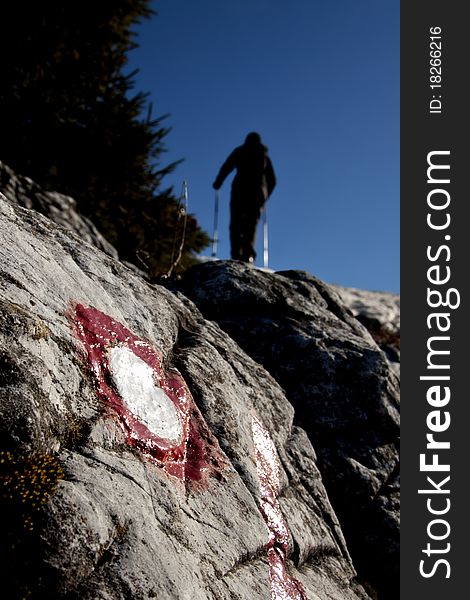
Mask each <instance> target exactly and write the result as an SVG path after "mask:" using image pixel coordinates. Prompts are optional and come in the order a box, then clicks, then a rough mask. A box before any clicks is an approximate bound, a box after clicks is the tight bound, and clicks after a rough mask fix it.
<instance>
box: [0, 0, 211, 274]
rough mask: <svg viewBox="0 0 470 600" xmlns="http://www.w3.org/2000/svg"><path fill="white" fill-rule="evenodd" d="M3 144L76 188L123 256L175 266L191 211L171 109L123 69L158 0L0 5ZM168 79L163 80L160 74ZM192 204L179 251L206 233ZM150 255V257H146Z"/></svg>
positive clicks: (186, 252) (48, 180)
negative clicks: (176, 174) (172, 141)
mask: <svg viewBox="0 0 470 600" xmlns="http://www.w3.org/2000/svg"><path fill="white" fill-rule="evenodd" d="M0 12H1V20H2V25H3V26H2V32H1V35H0V66H1V72H2V82H1V86H0V131H1V135H0V156H1V158H2V160H3V161H4V162H5V163H7V164H9V165H10V166H12V167H13V168H14V169H16V170H17V171H18V172H20V173H22V174H24V175H27V176H29V177H31V178H33V179H34V180H36V181H37V182H38V183H40V184H41V185H43V186H44V187H45V188H46V189H53V190H56V191H60V192H62V193H65V194H68V195H71V196H73V197H74V198H75V199H76V200H77V204H78V207H79V210H80V211H81V212H83V213H84V214H86V215H87V216H89V217H91V218H92V219H93V220H94V222H95V223H96V225H97V226H98V227H99V228H100V230H101V231H102V233H103V234H104V235H105V236H106V237H107V238H108V240H109V241H110V242H111V243H113V244H114V245H115V246H116V248H117V250H118V252H119V254H120V256H121V258H122V259H125V260H128V261H131V262H134V263H135V264H139V265H141V261H142V259H143V260H144V261H145V263H146V264H147V265H148V267H149V269H150V271H151V272H152V274H157V273H164V272H167V271H168V270H169V268H170V266H171V265H170V262H171V253H172V249H173V245H174V240H175V228H176V227H178V226H179V224H180V220H181V211H180V207H179V204H178V200H177V198H175V195H174V193H173V190H172V189H171V188H162V181H163V179H164V177H165V175H167V174H168V173H170V172H171V171H172V170H173V169H174V168H175V166H176V164H178V163H172V164H168V165H166V166H162V164H161V160H162V154H163V153H164V151H165V146H164V138H165V136H166V135H167V133H168V131H169V129H168V128H167V127H165V126H164V124H163V122H164V120H165V118H166V117H165V116H163V117H158V118H154V117H152V115H151V110H148V106H147V105H148V95H147V94H145V93H142V92H139V93H133V92H132V90H133V88H134V85H135V83H134V77H135V74H136V72H133V73H130V74H129V73H125V70H124V68H125V65H126V63H127V55H128V52H129V51H130V50H132V49H133V48H135V47H136V46H137V44H136V42H135V40H134V34H133V32H132V27H133V26H134V25H135V24H136V23H138V22H139V21H140V20H141V19H143V18H148V17H150V16H151V15H152V14H153V11H152V10H151V9H150V8H149V1H148V0H100V1H96V0H94V1H93V2H92V1H90V0H80V2H77V1H74V0H71V1H69V2H63V1H61V2H59V1H55V0H46V1H45V2H42V3H30V4H28V5H27V7H25V6H24V5H22V4H21V3H11V2H10V3H8V4H7V5H3V6H2V9H1V11H0ZM162 85H164V82H162ZM208 242H209V240H208V237H207V235H206V234H205V232H203V231H202V230H201V229H200V227H199V226H198V224H197V222H196V220H195V218H194V217H193V216H191V215H188V216H187V222H186V229H185V242H184V246H183V253H182V258H181V262H180V268H184V267H185V266H187V265H188V264H190V263H191V262H192V261H193V260H194V253H196V252H199V251H200V250H201V249H202V248H204V247H205V246H206V245H207V244H208ZM139 257H140V260H139Z"/></svg>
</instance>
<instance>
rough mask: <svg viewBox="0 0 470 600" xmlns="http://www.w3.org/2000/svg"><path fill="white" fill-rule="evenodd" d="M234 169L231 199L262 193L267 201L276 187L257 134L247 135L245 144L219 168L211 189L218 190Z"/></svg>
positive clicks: (269, 162) (264, 150)
mask: <svg viewBox="0 0 470 600" xmlns="http://www.w3.org/2000/svg"><path fill="white" fill-rule="evenodd" d="M234 169H236V171H237V172H236V175H235V177H234V178H233V182H232V197H238V196H239V194H246V195H250V194H251V193H255V194H256V193H257V192H259V191H262V193H263V196H264V199H265V200H267V198H268V197H269V196H270V195H271V193H272V191H273V189H274V187H275V185H276V176H275V174H274V169H273V165H272V163H271V160H270V158H269V156H268V149H267V148H266V146H264V144H262V143H261V139H260V138H259V136H258V134H249V135H248V136H247V139H246V140H245V143H244V144H243V145H242V146H238V147H237V148H235V150H234V151H233V152H232V153H231V154H230V156H229V157H228V158H227V160H226V161H225V162H224V164H223V165H222V166H221V168H220V171H219V173H218V175H217V177H216V179H215V181H214V184H213V187H214V188H215V189H216V190H218V189H219V188H220V187H221V186H222V183H223V182H224V180H225V178H226V177H227V176H228V175H229V174H230V173H231V172H232V171H233V170H234Z"/></svg>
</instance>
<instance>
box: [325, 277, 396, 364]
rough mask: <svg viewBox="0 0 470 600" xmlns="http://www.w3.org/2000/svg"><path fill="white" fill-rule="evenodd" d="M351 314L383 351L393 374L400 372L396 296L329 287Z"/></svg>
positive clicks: (387, 293)
mask: <svg viewBox="0 0 470 600" xmlns="http://www.w3.org/2000/svg"><path fill="white" fill-rule="evenodd" d="M332 287H333V288H334V289H335V290H336V291H337V292H338V294H339V295H340V296H341V298H342V300H343V302H344V303H345V304H346V306H348V308H349V309H350V310H351V311H352V313H353V315H354V316H355V317H356V318H357V319H358V320H359V321H360V322H361V323H362V324H363V325H364V326H365V327H366V328H367V329H368V331H369V333H370V334H371V335H372V337H373V338H374V340H375V341H376V342H377V344H378V345H379V346H380V348H381V349H382V350H383V351H384V352H385V355H386V356H387V358H388V359H389V361H390V364H391V366H392V368H393V369H394V370H395V371H396V373H397V375H399V373H400V296H399V295H398V294H392V293H390V292H373V291H367V290H358V289H355V288H345V287H341V286H338V285H334V286H332Z"/></svg>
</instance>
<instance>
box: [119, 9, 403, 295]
mask: <svg viewBox="0 0 470 600" xmlns="http://www.w3.org/2000/svg"><path fill="white" fill-rule="evenodd" d="M152 7H153V8H154V9H155V10H156V11H157V12H158V14H157V15H156V16H154V17H153V18H152V19H150V20H146V21H144V22H142V23H141V24H140V25H139V26H138V27H137V28H136V29H135V31H136V33H137V36H136V38H135V39H136V42H137V43H138V44H139V48H138V49H136V50H134V51H132V52H131V53H130V63H129V66H130V68H138V69H139V70H140V72H139V74H138V75H137V76H136V79H135V81H136V87H135V91H148V92H149V93H150V98H149V100H150V101H152V102H153V114H154V116H161V115H163V114H167V113H169V117H168V118H167V120H166V121H165V125H167V126H169V127H171V128H172V131H171V132H170V133H169V134H168V136H167V137H166V138H165V145H166V147H167V152H166V154H164V155H163V160H164V163H165V164H166V163H167V162H171V161H173V160H178V159H180V158H183V159H184V162H183V163H182V164H181V165H180V166H178V167H177V169H176V170H175V172H174V173H173V174H171V175H170V176H168V177H167V178H166V179H165V183H166V184H167V185H168V186H173V187H174V191H175V193H179V191H180V189H181V185H182V182H183V180H186V181H187V184H188V190H189V210H190V212H191V213H193V214H194V215H195V216H196V218H197V220H198V221H199V223H200V225H201V226H202V227H203V228H204V229H205V230H206V231H207V232H208V233H209V234H210V235H212V231H213V210H214V191H213V190H212V182H213V180H214V178H215V176H216V174H217V171H218V169H219V167H220V165H221V164H222V162H223V161H224V160H225V158H226V157H227V155H228V154H229V153H230V152H231V150H232V149H233V148H234V147H235V146H237V145H239V144H241V143H242V142H243V140H244V138H245V135H246V134H247V133H248V132H250V131H257V132H259V133H260V134H261V136H262V139H263V142H264V143H265V144H266V145H267V146H268V148H269V154H270V156H271V159H272V162H273V165H274V168H275V171H276V175H277V179H278V185H277V187H276V189H275V190H274V193H273V195H272V197H271V199H270V200H269V203H268V212H269V241H270V244H269V253H270V257H269V258H270V260H269V266H270V267H271V268H272V269H274V270H283V269H303V270H306V271H309V272H310V273H312V274H314V275H316V276H317V277H320V278H321V279H323V280H325V281H327V282H329V283H337V284H340V285H345V286H351V287H358V288H362V289H369V290H383V291H391V292H399V0H380V1H377V0H236V1H235V0H233V1H232V0H199V1H198V2H192V1H191V0H155V1H154V2H152ZM231 178H232V176H230V178H228V179H227V180H226V181H225V183H224V186H223V187H222V189H221V209H220V215H219V238H220V242H219V247H218V256H219V258H229V256H230V249H229V235H228V222H229V212H228V204H229V197H230V182H231ZM262 237H263V236H262V230H261V227H260V229H259V231H258V257H259V259H258V261H257V262H258V264H261V261H262ZM203 254H206V255H209V254H210V248H208V249H207V250H206V251H205V252H204V253H203Z"/></svg>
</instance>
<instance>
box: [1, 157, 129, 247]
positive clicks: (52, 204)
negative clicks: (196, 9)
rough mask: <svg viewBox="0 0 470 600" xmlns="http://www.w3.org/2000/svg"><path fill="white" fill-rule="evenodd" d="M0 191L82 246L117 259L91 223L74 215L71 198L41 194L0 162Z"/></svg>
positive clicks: (79, 215)
mask: <svg viewBox="0 0 470 600" xmlns="http://www.w3.org/2000/svg"><path fill="white" fill-rule="evenodd" d="M0 191H1V192H2V193H3V194H4V195H5V196H6V198H7V199H8V200H10V202H14V203H16V204H19V205H20V206H23V207H25V208H31V209H33V210H35V211H37V212H39V213H41V214H43V215H45V216H46V217H48V218H49V219H51V221H53V222H54V223H56V224H57V225H61V226H62V227H65V228H66V229H70V230H71V231H74V232H75V233H76V234H78V235H79V236H80V237H81V239H82V240H83V241H84V242H87V243H89V244H93V245H94V246H96V247H97V248H99V249H100V250H102V251H103V252H106V254H109V255H110V256H113V257H114V258H118V253H117V250H116V249H115V248H114V247H113V246H112V245H111V244H110V243H109V242H108V241H107V240H106V239H105V238H104V237H103V236H102V235H101V233H100V232H99V231H98V229H97V228H96V227H95V225H94V224H93V223H92V221H90V219H88V218H87V217H85V216H83V215H81V214H80V213H79V212H78V211H77V203H76V202H75V200H74V199H73V198H71V197H70V196H65V195H64V194H58V193H57V192H47V191H44V190H43V189H42V188H41V187H40V186H39V185H38V184H37V183H35V182H34V181H33V180H32V179H30V178H29V177H23V176H21V175H17V174H16V173H14V172H13V171H12V170H11V169H10V168H9V167H8V166H7V165H5V164H4V163H2V162H1V161H0Z"/></svg>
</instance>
